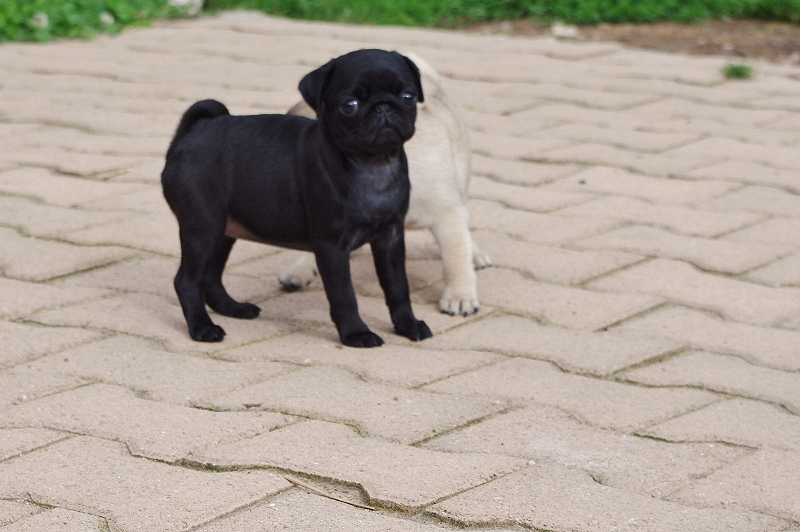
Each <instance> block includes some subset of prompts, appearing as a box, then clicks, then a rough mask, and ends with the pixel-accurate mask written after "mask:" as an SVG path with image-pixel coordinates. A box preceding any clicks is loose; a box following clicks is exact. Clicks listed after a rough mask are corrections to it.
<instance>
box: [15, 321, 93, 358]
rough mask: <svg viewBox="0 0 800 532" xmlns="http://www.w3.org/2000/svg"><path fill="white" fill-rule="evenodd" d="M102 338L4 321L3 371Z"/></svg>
mask: <svg viewBox="0 0 800 532" xmlns="http://www.w3.org/2000/svg"><path fill="white" fill-rule="evenodd" d="M101 337H102V335H100V334H98V333H96V332H93V331H86V330H83V329H73V328H69V327H42V326H39V325H33V324H23V323H13V322H9V321H2V320H0V342H2V344H3V351H2V352H0V368H3V367H9V366H13V365H15V364H19V363H20V362H24V361H27V360H33V359H35V358H37V357H40V356H42V355H46V354H49V353H57V352H58V351H61V350H64V349H67V348H70V347H73V346H76V345H79V344H82V343H86V342H91V341H92V340H96V339H98V338H101Z"/></svg>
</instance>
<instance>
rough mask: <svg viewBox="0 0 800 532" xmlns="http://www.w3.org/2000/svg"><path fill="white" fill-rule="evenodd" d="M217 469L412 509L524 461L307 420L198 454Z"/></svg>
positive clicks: (512, 468)
mask: <svg viewBox="0 0 800 532" xmlns="http://www.w3.org/2000/svg"><path fill="white" fill-rule="evenodd" d="M191 459H192V460H195V461H197V462H198V463H201V464H206V465H210V466H215V467H229V466H243V467H278V468H281V469H289V470H291V471H298V472H303V473H306V474H309V475H316V476H321V477H325V478H329V479H333V480H337V481H340V482H346V483H349V484H358V485H360V486H361V487H362V488H363V489H364V490H365V491H366V492H367V494H368V495H369V498H370V500H371V502H372V503H374V504H382V505H386V506H390V507H398V508H400V509H412V508H416V507H419V506H422V505H424V504H430V503H431V502H434V501H436V500H439V499H441V498H443V497H447V496H449V495H453V494H455V493H458V492H460V491H463V490H465V489H469V488H472V487H475V486H478V485H480V484H483V483H484V482H486V481H488V480H490V479H492V478H494V477H496V476H498V475H503V474H506V473H510V472H511V471H514V470H516V469H519V468H521V467H524V464H525V461H524V460H520V459H518V458H511V457H504V456H493V455H488V454H452V453H442V452H438V451H431V450H428V449H419V448H416V447H409V446H407V445H400V444H397V443H391V442H386V441H382V440H378V439H374V438H362V437H361V436H358V435H357V434H356V433H355V432H354V431H353V430H352V429H350V428H348V427H346V426H344V425H337V424H334V423H328V422H325V421H306V422H303V423H298V424H295V425H292V426H289V427H286V428H283V429H279V430H276V431H273V432H270V433H267V434H262V435H261V436H256V437H254V438H250V439H248V440H242V441H240V442H237V443H232V444H228V445H224V446H220V447H217V448H215V449H209V450H207V451H205V452H203V453H200V454H197V455H194V456H192V457H191Z"/></svg>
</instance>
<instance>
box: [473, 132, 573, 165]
mask: <svg viewBox="0 0 800 532" xmlns="http://www.w3.org/2000/svg"><path fill="white" fill-rule="evenodd" d="M470 141H471V143H472V149H473V150H475V151H476V152H477V153H481V154H483V155H489V156H492V157H498V158H500V159H511V160H538V159H540V158H541V154H542V153H543V152H545V151H548V150H553V149H556V148H561V147H563V146H566V145H569V144H571V142H570V141H566V140H560V139H552V138H550V139H534V138H529V137H528V138H524V137H516V136H510V135H498V134H492V135H487V134H485V133H482V132H480V131H473V132H471V133H470ZM557 162H568V163H569V162H574V161H557Z"/></svg>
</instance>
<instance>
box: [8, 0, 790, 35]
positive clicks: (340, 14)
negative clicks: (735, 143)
mask: <svg viewBox="0 0 800 532" xmlns="http://www.w3.org/2000/svg"><path fill="white" fill-rule="evenodd" d="M233 8H249V9H258V10H260V11H264V12H266V13H271V14H274V15H282V16H287V17H293V18H303V19H311V20H332V21H343V22H355V23H370V24H399V25H405V26H439V27H458V26H463V25H465V24H469V23H472V22H479V21H486V20H513V19H518V18H522V17H529V18H532V19H536V20H542V21H552V20H560V21H562V22H566V23H575V24H594V23H598V22H653V21H659V20H671V21H678V22H693V21H699V20H703V19H706V18H718V17H723V16H728V17H741V18H761V19H769V20H781V21H791V22H800V0H206V7H205V10H206V11H218V10H223V9H233ZM176 14H177V11H176V10H175V9H174V8H170V7H168V6H167V0H0V41H8V40H36V41H46V40H48V39H51V38H54V37H84V38H85V37H91V36H93V35H95V34H96V33H98V32H108V33H115V32H118V31H119V30H120V29H121V28H123V27H124V26H127V25H131V24H143V23H146V22H147V21H149V20H152V19H154V18H163V17H168V16H175V15H176Z"/></svg>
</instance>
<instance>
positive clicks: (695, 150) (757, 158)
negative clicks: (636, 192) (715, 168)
mask: <svg viewBox="0 0 800 532" xmlns="http://www.w3.org/2000/svg"><path fill="white" fill-rule="evenodd" d="M751 112H752V113H774V111H751ZM664 154H665V155H666V156H672V157H679V158H686V159H689V160H696V159H699V158H703V157H704V158H716V159H723V160H724V159H741V160H745V161H754V162H760V163H764V164H768V165H770V166H773V167H776V168H783V169H788V170H798V169H800V162H798V161H797V151H796V150H795V149H793V148H791V147H789V146H786V147H784V146H765V145H763V144H747V143H744V142H739V141H736V140H733V139H722V138H705V139H701V140H698V141H696V142H692V143H691V144H686V145H684V146H681V147H679V148H675V149H672V150H668V151H666V152H664Z"/></svg>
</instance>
